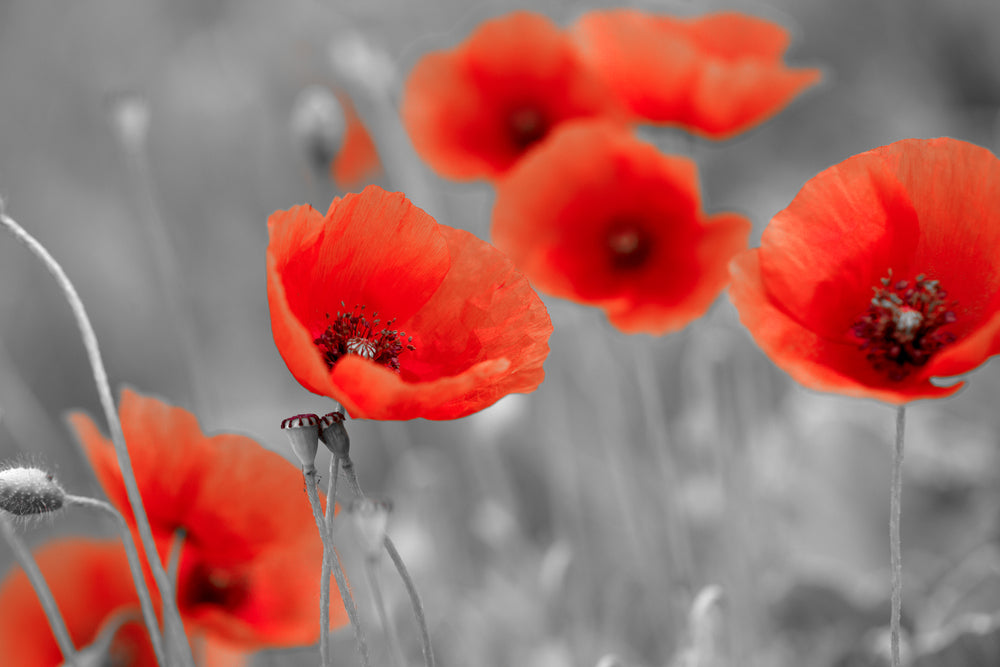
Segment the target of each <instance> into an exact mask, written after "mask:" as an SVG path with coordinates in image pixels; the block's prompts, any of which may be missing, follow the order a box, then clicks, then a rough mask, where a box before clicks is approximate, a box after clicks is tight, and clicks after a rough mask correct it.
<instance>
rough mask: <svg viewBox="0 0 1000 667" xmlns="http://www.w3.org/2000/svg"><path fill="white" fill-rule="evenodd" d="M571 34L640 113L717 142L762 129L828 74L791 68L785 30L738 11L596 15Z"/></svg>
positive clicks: (592, 63) (591, 62)
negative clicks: (683, 15)
mask: <svg viewBox="0 0 1000 667" xmlns="http://www.w3.org/2000/svg"><path fill="white" fill-rule="evenodd" d="M571 30H572V32H573V33H574V34H575V35H576V36H577V40H578V43H579V45H580V49H581V53H583V54H584V57H585V59H586V61H587V63H588V64H589V65H590V66H591V67H592V68H593V69H594V71H595V72H597V73H599V74H600V76H601V78H602V80H603V81H604V82H606V83H607V85H609V86H610V87H611V88H613V89H614V90H615V93H616V94H617V95H619V96H620V97H621V99H622V100H623V102H624V103H625V104H626V105H627V106H628V107H629V108H630V109H631V110H632V112H633V113H635V114H636V115H637V116H639V117H641V118H644V119H647V120H651V121H654V122H659V123H672V124H678V125H681V126H683V127H684V128H685V129H687V130H689V131H691V132H694V133H696V134H700V135H703V136H706V137H709V138H711V139H725V138H728V137H731V136H733V135H735V134H738V133H740V132H743V131H744V130H747V129H749V128H750V127H752V126H754V125H757V124H759V123H762V122H763V121H765V120H767V119H768V118H770V117H771V116H773V115H775V114H776V113H778V112H779V111H781V109H783V108H784V107H785V106H786V105H787V104H788V103H789V102H790V101H791V100H792V99H793V98H794V97H795V96H796V95H798V94H799V93H800V92H802V91H803V90H805V89H806V88H808V87H809V86H811V85H813V84H814V83H816V82H817V81H819V79H820V76H821V73H820V71H819V70H818V69H790V68H788V67H786V66H785V65H784V63H783V62H782V55H783V54H784V52H785V50H786V49H787V48H788V43H789V35H788V31H787V30H786V29H785V28H783V27H781V26H780V25H777V24H775V23H771V22H770V21H766V20H764V19H760V18H756V17H753V16H748V15H746V14H740V13H738V12H720V13H716V14H708V15H706V16H701V17H691V18H676V17H673V16H657V15H652V14H646V13H644V12H641V11H639V10H634V9H614V10H604V11H593V12H588V13H586V14H584V15H583V16H582V17H581V18H580V19H579V21H578V22H577V23H576V24H575V25H574V26H573V27H572V29H571Z"/></svg>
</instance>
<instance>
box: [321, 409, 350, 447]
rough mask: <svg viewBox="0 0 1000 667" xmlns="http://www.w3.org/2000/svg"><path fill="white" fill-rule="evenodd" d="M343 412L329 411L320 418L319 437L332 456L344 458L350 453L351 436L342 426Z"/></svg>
mask: <svg viewBox="0 0 1000 667" xmlns="http://www.w3.org/2000/svg"><path fill="white" fill-rule="evenodd" d="M344 419H345V417H344V413H343V412H341V411H340V410H337V411H336V412H329V413H327V414H325V415H323V416H322V417H321V418H320V429H321V430H320V433H319V439H320V440H322V441H323V444H324V445H326V448H327V449H329V450H330V452H332V453H333V455H334V456H339V457H340V458H343V459H346V458H347V457H348V456H349V455H350V453H351V437H350V436H349V435H347V427H346V426H344Z"/></svg>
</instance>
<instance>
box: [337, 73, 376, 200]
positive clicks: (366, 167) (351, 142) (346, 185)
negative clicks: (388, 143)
mask: <svg viewBox="0 0 1000 667" xmlns="http://www.w3.org/2000/svg"><path fill="white" fill-rule="evenodd" d="M337 99H338V100H339V101H340V104H341V107H342V108H343V110H344V119H345V121H346V124H347V125H346V127H345V129H344V142H343V144H341V146H340V150H339V151H338V152H337V156H336V157H335V158H334V159H333V162H331V163H330V177H331V178H332V179H333V182H334V183H335V184H336V185H337V187H338V188H340V189H341V190H351V189H354V188H357V187H360V186H362V185H366V184H367V183H369V182H371V180H372V179H374V178H376V177H377V176H378V174H379V172H380V171H381V170H382V163H381V162H380V161H379V157H378V151H377V150H376V149H375V142H374V141H373V140H372V137H371V135H370V134H369V133H368V129H367V128H366V127H365V125H364V123H362V122H361V118H360V117H359V116H358V112H357V111H356V110H355V109H354V104H353V103H352V102H351V100H350V98H349V97H348V96H347V95H346V94H345V93H337Z"/></svg>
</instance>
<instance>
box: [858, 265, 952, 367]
mask: <svg viewBox="0 0 1000 667" xmlns="http://www.w3.org/2000/svg"><path fill="white" fill-rule="evenodd" d="M880 282H881V285H880V286H876V287H873V288H872V289H873V290H874V292H875V295H874V296H873V297H872V300H871V304H870V305H869V306H868V312H866V313H865V314H864V315H862V316H861V317H860V318H859V319H858V320H857V321H856V322H855V323H854V325H853V326H852V327H851V330H852V332H853V333H854V335H855V336H857V337H858V338H859V339H861V340H862V343H861V348H860V349H861V350H864V351H866V352H867V355H866V356H867V359H868V361H869V362H871V364H872V366H873V367H874V368H875V369H876V370H878V371H885V372H886V374H887V375H888V376H889V379H890V380H893V381H895V382H898V381H901V380H903V379H904V378H905V377H906V376H908V375H909V374H910V372H911V371H912V370H913V368H914V367H918V366H923V365H924V364H926V363H927V362H928V361H929V360H930V358H931V357H932V356H933V355H934V354H935V353H936V352H937V351H938V350H940V349H941V348H942V347H944V346H945V345H948V344H949V343H953V342H954V341H955V335H954V334H953V333H951V332H948V331H941V330H940V329H941V327H943V326H945V325H947V324H951V323H953V322H954V321H955V319H956V318H955V312H954V311H953V310H952V308H954V307H955V306H956V305H957V304H956V302H954V301H947V297H948V293H947V292H946V291H944V290H943V289H941V286H940V284H939V283H938V281H937V280H928V279H927V278H926V276H924V274H920V275H918V276H917V277H916V279H915V280H913V281H909V280H899V281H896V282H894V281H893V278H892V270H891V269H890V271H889V276H888V277H887V278H882V279H881V281H880Z"/></svg>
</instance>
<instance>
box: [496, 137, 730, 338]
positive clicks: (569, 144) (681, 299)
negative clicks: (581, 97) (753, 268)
mask: <svg viewBox="0 0 1000 667" xmlns="http://www.w3.org/2000/svg"><path fill="white" fill-rule="evenodd" d="M749 233H750V222H749V221H748V220H746V219H745V218H743V217H742V216H740V215H736V214H735V213H720V214H717V215H713V216H706V215H705V214H704V213H703V212H702V211H701V203H700V195H699V191H698V176H697V171H696V168H695V164H694V163H693V162H692V161H691V160H689V159H687V158H682V157H671V156H666V155H663V154H662V153H660V152H659V151H657V150H656V148H654V147H653V146H651V145H649V144H647V143H644V142H642V141H639V140H638V139H636V138H635V137H634V136H633V135H632V134H631V133H630V132H629V131H627V130H626V129H624V128H621V127H618V126H616V125H614V124H610V123H607V122H601V121H586V122H582V121H581V122H575V123H569V124H566V125H565V126H564V127H562V128H560V129H558V130H556V131H555V132H554V133H553V134H552V137H551V138H549V139H548V140H547V141H546V142H545V144H544V145H542V146H540V147H539V148H538V149H537V150H536V151H534V152H533V153H532V154H531V155H529V156H527V157H525V159H524V160H523V161H522V162H521V163H520V164H519V165H518V166H517V167H515V168H514V169H513V170H512V171H511V172H510V174H509V175H508V177H507V178H505V179H504V180H502V181H501V182H500V183H498V185H497V198H496V204H495V206H494V209H493V239H494V241H495V242H496V244H497V247H498V248H500V249H501V250H503V251H504V252H506V253H507V254H508V256H510V258H511V259H512V260H513V261H514V263H515V264H517V266H519V267H520V268H521V269H522V270H523V271H524V272H525V274H526V275H527V276H528V277H529V278H530V279H531V280H532V282H533V283H534V284H535V285H536V286H537V287H538V288H539V289H541V290H543V291H545V292H548V293H550V294H554V295H556V296H560V297H563V298H567V299H572V300H573V301H577V302H579V303H586V304H592V305H595V306H599V307H601V308H603V309H604V310H605V311H606V312H607V315H608V318H609V319H610V320H611V322H612V323H613V324H614V325H615V326H616V327H618V328H619V329H621V330H622V331H626V332H646V333H665V332H667V331H673V330H676V329H680V328H682V327H684V326H685V325H686V324H687V323H688V322H690V321H691V320H693V319H695V318H697V317H699V316H701V315H702V314H704V313H705V311H707V310H708V308H709V306H711V304H712V302H713V301H714V300H715V298H716V297H717V296H718V294H719V292H720V291H721V290H722V288H723V287H725V285H726V283H727V282H728V281H729V276H728V272H727V269H726V266H727V264H728V262H729V260H730V259H731V258H732V257H733V255H735V254H736V253H737V252H739V251H740V250H741V249H744V248H745V247H746V239H747V235H748V234H749Z"/></svg>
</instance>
